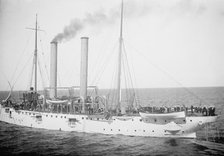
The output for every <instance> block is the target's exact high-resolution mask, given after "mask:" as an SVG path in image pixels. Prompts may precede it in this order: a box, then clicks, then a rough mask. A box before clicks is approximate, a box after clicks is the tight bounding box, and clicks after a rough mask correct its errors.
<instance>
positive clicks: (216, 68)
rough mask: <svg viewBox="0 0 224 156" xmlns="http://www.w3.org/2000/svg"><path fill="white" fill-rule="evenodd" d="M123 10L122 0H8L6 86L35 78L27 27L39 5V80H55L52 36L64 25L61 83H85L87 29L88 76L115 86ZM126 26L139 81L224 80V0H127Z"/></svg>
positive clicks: (3, 54) (3, 56)
mask: <svg viewBox="0 0 224 156" xmlns="http://www.w3.org/2000/svg"><path fill="white" fill-rule="evenodd" d="M119 11H120V0H66V1H65V0H47V1H46V0H0V90H8V89H9V87H8V84H7V81H9V82H10V83H11V84H12V85H14V88H15V89H16V90H18V89H27V87H28V85H29V81H30V78H29V77H30V75H31V69H32V55H33V53H34V32H33V31H32V30H29V29H26V28H27V27H34V26H35V16H36V15H35V14H36V13H37V14H38V26H39V28H40V29H42V30H44V31H41V32H39V33H38V56H39V62H40V64H41V65H40V66H41V74H40V75H39V76H38V79H39V81H38V82H39V85H38V88H40V89H41V88H43V86H45V87H47V86H48V85H49V80H48V79H49V65H50V58H49V54H50V42H51V41H52V40H53V39H55V37H56V38H57V37H58V36H61V35H63V32H64V30H65V32H66V34H67V36H66V37H64V36H63V37H62V38H60V39H58V40H59V41H60V43H59V45H58V57H59V58H58V85H59V86H74V85H79V70H80V49H81V47H80V46H81V44H80V37H82V36H87V37H89V80H88V84H89V85H98V86H99V88H110V87H111V84H112V82H111V81H112V80H113V79H114V68H115V64H116V58H117V50H118V37H119V22H120V21H119V18H120V17H119V16H120V14H119ZM67 29H68V30H67ZM123 29H124V31H123V38H124V45H125V51H126V53H127V57H128V60H129V65H130V68H132V69H131V73H132V77H133V83H134V87H138V88H152V87H183V86H184V87H206V86H224V1H223V0H124V25H123ZM67 31H72V32H71V33H67ZM39 73H40V72H39ZM133 73H134V76H133ZM41 75H42V76H41ZM42 79H43V81H42ZM123 80H124V78H123Z"/></svg>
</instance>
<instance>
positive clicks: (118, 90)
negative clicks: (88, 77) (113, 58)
mask: <svg viewBox="0 0 224 156" xmlns="http://www.w3.org/2000/svg"><path fill="white" fill-rule="evenodd" d="M120 22H121V23H120V37H119V53H118V74H117V101H116V103H117V113H120V111H121V59H122V43H123V0H122V2H121V21H120Z"/></svg>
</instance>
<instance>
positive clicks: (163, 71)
mask: <svg viewBox="0 0 224 156" xmlns="http://www.w3.org/2000/svg"><path fill="white" fill-rule="evenodd" d="M134 49H135V48H134ZM135 51H136V53H137V54H140V55H141V56H142V57H143V58H144V59H146V58H147V59H149V58H148V57H147V56H145V55H144V54H142V53H141V52H139V51H138V50H136V49H135ZM149 60H150V59H149ZM147 63H149V64H150V65H152V66H153V67H155V68H156V69H158V70H159V71H160V72H162V73H163V74H165V75H166V76H168V77H170V78H171V79H172V80H173V81H174V82H175V83H176V84H178V85H179V86H181V87H182V88H183V89H185V90H186V91H187V92H188V93H189V94H191V95H192V96H193V97H195V98H196V99H198V100H200V101H202V102H203V103H207V102H205V101H204V100H202V99H201V98H200V97H199V96H197V95H196V94H194V93H193V92H191V91H190V90H189V89H187V88H186V87H184V86H183V85H182V84H181V83H180V82H179V81H177V80H176V79H175V78H174V77H173V76H172V75H170V74H169V73H168V72H167V71H165V70H164V69H162V68H161V67H159V66H157V65H156V64H154V63H152V61H151V60H150V61H148V60H147Z"/></svg>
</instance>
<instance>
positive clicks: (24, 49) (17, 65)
mask: <svg viewBox="0 0 224 156" xmlns="http://www.w3.org/2000/svg"><path fill="white" fill-rule="evenodd" d="M30 37H31V33H30V35H29V36H28V39H27V41H26V44H25V47H24V48H23V51H22V55H20V57H19V59H18V61H17V63H16V68H15V71H14V72H13V75H12V77H11V82H12V81H13V78H14V76H15V73H16V72H17V70H18V67H19V63H20V61H21V60H22V59H21V58H22V57H23V55H24V53H25V51H26V48H27V45H28V43H29V41H30Z"/></svg>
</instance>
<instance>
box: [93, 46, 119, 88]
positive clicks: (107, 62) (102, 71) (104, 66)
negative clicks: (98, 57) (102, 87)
mask: <svg viewBox="0 0 224 156" xmlns="http://www.w3.org/2000/svg"><path fill="white" fill-rule="evenodd" d="M114 49H115V47H114ZM114 49H113V50H114ZM109 54H110V55H108V57H107V60H105V62H104V64H103V65H102V67H103V70H101V72H100V73H99V74H98V75H97V76H98V77H96V79H95V80H94V81H96V84H98V83H99V81H100V79H101V77H102V75H103V73H104V71H105V70H106V68H107V66H108V65H109V63H110V62H111V60H112V59H111V57H112V56H113V54H114V53H109Z"/></svg>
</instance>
